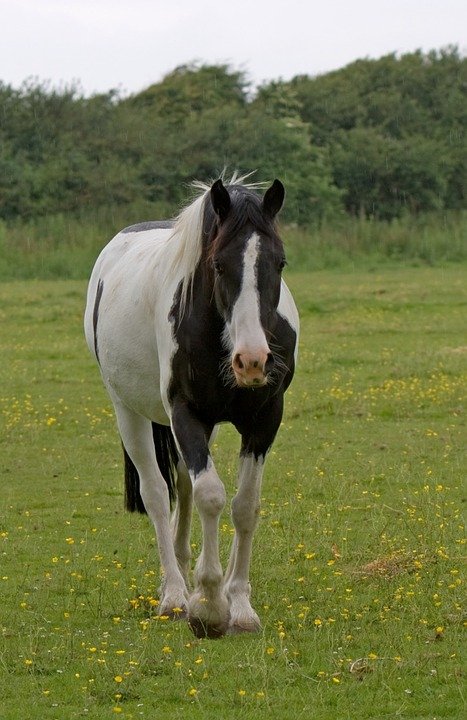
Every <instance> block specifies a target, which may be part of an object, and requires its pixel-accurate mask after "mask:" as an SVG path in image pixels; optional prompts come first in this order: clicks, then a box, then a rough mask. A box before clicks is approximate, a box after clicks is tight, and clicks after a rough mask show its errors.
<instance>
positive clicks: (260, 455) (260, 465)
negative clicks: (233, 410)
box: [224, 393, 283, 634]
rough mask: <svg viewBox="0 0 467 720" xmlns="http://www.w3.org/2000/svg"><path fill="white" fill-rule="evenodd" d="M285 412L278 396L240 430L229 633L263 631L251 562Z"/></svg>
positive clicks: (229, 578)
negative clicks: (269, 462)
mask: <svg viewBox="0 0 467 720" xmlns="http://www.w3.org/2000/svg"><path fill="white" fill-rule="evenodd" d="M282 411H283V396H282V394H281V393H278V394H277V395H276V396H275V398H274V402H273V403H270V404H268V405H267V406H266V407H265V409H263V412H262V413H261V414H256V415H255V416H252V417H250V418H247V419H246V420H245V421H244V422H243V423H242V424H241V425H239V426H238V427H237V429H238V430H239V431H240V433H241V435H242V448H241V452H240V464H239V473H238V490H237V494H236V495H235V497H234V499H233V501H232V521H233V524H234V527H235V535H234V540H233V543H232V550H231V553H230V560H229V565H228V568H227V572H226V575H225V580H224V587H225V590H226V593H227V598H228V600H229V603H230V623H229V630H228V632H229V633H231V634H234V633H242V632H256V631H257V630H259V629H260V628H261V623H260V620H259V617H258V615H257V614H256V612H255V611H254V610H253V608H252V606H251V603H250V581H249V574H250V561H251V551H252V546H253V535H254V532H255V529H256V526H257V524H258V519H259V512H260V498H261V482H262V479H263V470H264V463H265V459H266V455H267V453H268V451H269V449H270V447H271V445H272V443H273V442H274V438H275V436H276V432H277V430H278V428H279V425H280V422H281V419H282Z"/></svg>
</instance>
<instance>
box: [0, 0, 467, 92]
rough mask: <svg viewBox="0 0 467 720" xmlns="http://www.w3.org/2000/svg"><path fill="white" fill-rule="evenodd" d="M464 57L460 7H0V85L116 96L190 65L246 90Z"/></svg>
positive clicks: (461, 3) (306, 0)
mask: <svg viewBox="0 0 467 720" xmlns="http://www.w3.org/2000/svg"><path fill="white" fill-rule="evenodd" d="M449 44H453V45H457V46H458V47H459V50H460V51H461V52H462V53H463V54H465V53H466V52H467V1H466V0H321V1H320V2H317V1H315V0H285V1H283V0H0V81H2V82H4V83H8V84H11V85H13V86H14V87H19V86H20V85H21V83H22V82H23V81H24V80H25V79H27V78H30V77H34V78H37V79H39V80H50V81H51V82H52V84H53V85H54V86H60V85H63V84H70V83H71V82H78V83H79V85H80V86H81V88H82V90H83V92H84V93H85V94H91V93H94V92H105V91H107V90H110V89H111V88H117V89H119V90H120V91H121V92H123V93H124V94H127V93H134V92H138V91H139V90H142V89H143V88H145V87H147V86H148V85H150V84H152V83H155V82H158V81H160V80H161V79H162V77H163V76H164V75H165V74H166V73H168V72H170V71H171V70H173V69H174V68H175V67H177V66H178V65H182V64H185V63H189V62H191V61H193V60H199V61H202V62H206V63H210V64H219V63H228V64H230V65H231V66H232V67H233V68H234V69H236V70H238V69H240V70H244V71H246V72H247V76H248V78H249V79H250V80H251V81H252V82H253V84H255V85H256V84H258V83H261V82H262V81H267V80H277V79H279V78H283V79H286V80H287V79H290V78H291V77H293V76H294V75H298V74H307V75H316V74H319V73H323V72H326V71H328V70H333V69H337V68H340V67H343V66H344V65H346V64H348V63H349V62H352V61H353V60H356V59H357V58H363V57H370V58H378V57H380V56H381V55H385V54H387V53H390V52H397V53H403V52H412V51H414V50H416V49H418V48H421V49H422V50H424V51H427V50H430V49H440V48H442V47H446V46H447V45H449Z"/></svg>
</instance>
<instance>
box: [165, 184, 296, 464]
mask: <svg viewBox="0 0 467 720" xmlns="http://www.w3.org/2000/svg"><path fill="white" fill-rule="evenodd" d="M227 190H228V193H229V199H230V204H229V206H228V207H227V205H228V203H227V202H225V203H224V205H225V206H226V207H225V209H224V211H223V212H216V207H217V206H216V198H214V201H213V202H211V201H210V200H208V199H207V200H206V203H205V207H204V217H203V230H202V235H203V249H202V254H201V259H200V261H199V263H198V266H197V268H196V270H195V273H194V275H193V278H192V281H191V288H189V289H188V298H189V301H188V302H187V304H186V307H185V308H184V310H183V311H182V307H181V286H180V287H179V289H178V291H177V293H176V295H175V297H174V302H173V305H172V309H171V312H170V315H169V321H170V322H171V324H172V332H173V335H174V339H175V341H176V346H177V350H176V352H175V354H174V356H173V358H172V373H171V382H170V385H169V389H168V390H169V402H170V404H171V406H172V423H173V429H174V433H175V436H176V438H177V442H178V444H179V447H180V450H181V452H182V454H183V459H184V461H185V464H186V465H187V467H188V469H189V470H191V471H193V472H194V473H195V475H196V474H199V473H200V472H201V471H203V470H204V469H206V467H207V465H208V462H209V445H208V443H209V438H210V436H211V433H212V430H213V428H214V426H215V425H217V424H219V423H222V422H230V423H232V424H233V425H234V427H235V428H236V429H237V431H238V432H239V433H240V435H241V438H242V446H241V453H242V454H243V455H246V454H253V455H254V456H255V458H256V459H258V458H260V457H264V456H265V455H266V453H267V451H268V450H269V448H270V447H271V445H272V443H273V441H274V438H275V435H276V433H277V430H278V429H279V426H280V423H281V419H282V413H283V400H284V397H283V396H284V392H285V390H286V389H287V387H288V386H289V384H290V382H291V380H292V377H293V373H294V369H295V366H294V350H295V345H296V340H297V335H296V332H295V331H294V329H293V328H292V327H291V326H290V324H289V323H288V322H287V320H286V319H285V318H283V317H282V316H281V315H280V314H279V313H278V312H277V305H278V302H279V296H280V275H281V270H282V268H283V266H284V263H285V259H284V249H283V245H282V242H281V240H280V238H279V236H278V234H277V231H276V227H275V223H274V217H272V216H271V212H269V211H268V212H266V209H265V208H264V206H263V203H262V200H261V198H260V197H259V196H258V195H257V194H256V193H254V192H252V191H251V190H250V189H248V188H243V187H241V186H238V185H233V186H229V187H228V188H227ZM221 200H222V198H221ZM224 200H225V198H224ZM217 209H218V208H217ZM253 233H256V234H257V235H258V237H259V241H260V253H259V259H258V266H257V271H258V290H259V294H260V298H261V300H260V306H261V307H260V317H261V323H262V325H263V329H264V331H265V334H266V338H267V340H268V343H269V347H270V349H271V352H272V355H273V358H274V361H275V362H274V366H273V369H272V370H271V371H270V375H269V378H268V379H269V382H268V383H267V384H266V385H264V386H260V387H256V388H254V387H252V388H241V387H238V386H237V385H236V384H235V383H233V382H231V380H232V377H231V375H230V373H231V372H232V371H231V368H230V352H229V351H227V350H226V348H225V347H224V343H223V332H224V329H225V323H226V320H228V319H229V317H231V312H232V307H233V303H234V302H235V299H236V297H237V296H238V292H239V290H240V279H241V264H242V257H243V253H244V250H245V244H246V242H247V240H248V239H249V238H250V237H251V235H252V234H253ZM182 313H183V314H182Z"/></svg>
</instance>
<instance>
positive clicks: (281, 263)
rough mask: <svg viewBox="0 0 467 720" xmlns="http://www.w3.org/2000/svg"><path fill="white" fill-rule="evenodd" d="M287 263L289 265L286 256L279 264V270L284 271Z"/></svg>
mask: <svg viewBox="0 0 467 720" xmlns="http://www.w3.org/2000/svg"><path fill="white" fill-rule="evenodd" d="M286 265H287V260H286V259H285V258H282V260H281V261H280V263H279V265H278V270H279V272H282V270H283V269H284V268H285V266H286Z"/></svg>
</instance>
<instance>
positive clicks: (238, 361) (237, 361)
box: [233, 353, 243, 370]
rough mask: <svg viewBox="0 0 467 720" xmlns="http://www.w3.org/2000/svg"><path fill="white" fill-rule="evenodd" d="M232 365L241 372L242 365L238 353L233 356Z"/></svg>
mask: <svg viewBox="0 0 467 720" xmlns="http://www.w3.org/2000/svg"><path fill="white" fill-rule="evenodd" d="M233 364H234V367H236V368H237V369H238V370H243V363H242V360H241V358H240V353H237V354H236V355H235V357H234V361H233Z"/></svg>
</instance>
